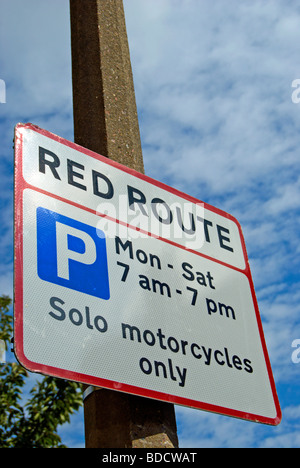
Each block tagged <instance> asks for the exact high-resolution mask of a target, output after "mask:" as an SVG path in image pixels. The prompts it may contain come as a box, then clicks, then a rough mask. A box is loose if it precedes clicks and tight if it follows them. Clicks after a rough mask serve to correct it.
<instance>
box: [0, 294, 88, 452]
mask: <svg viewBox="0 0 300 468" xmlns="http://www.w3.org/2000/svg"><path fill="white" fill-rule="evenodd" d="M10 304H11V299H10V298H9V297H7V296H2V297H0V339H1V340H4V341H5V343H6V348H7V346H8V343H9V341H10V339H11V336H12V332H13V325H12V323H13V319H12V316H11V314H10V313H9V307H10ZM29 377H30V376H29V374H28V373H27V371H26V370H25V369H24V368H23V367H22V366H21V365H19V364H17V363H15V362H14V363H6V364H0V448H56V447H57V448H66V446H65V445H63V444H62V442H61V438H60V436H59V435H58V434H57V429H58V426H59V425H61V424H64V423H65V422H70V415H71V414H73V413H74V412H75V411H77V410H78V409H79V408H80V406H81V404H82V390H81V385H80V384H78V383H77V382H70V381H65V380H62V379H56V378H53V377H49V376H46V377H44V378H43V379H42V380H41V381H38V382H36V383H35V385H34V386H33V388H32V389H31V390H30V397H29V399H28V400H27V401H26V402H25V403H24V402H23V401H22V396H23V392H22V390H23V389H24V386H25V385H26V383H27V382H28V380H29Z"/></svg>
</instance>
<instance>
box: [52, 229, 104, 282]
mask: <svg viewBox="0 0 300 468" xmlns="http://www.w3.org/2000/svg"><path fill="white" fill-rule="evenodd" d="M68 236H73V237H77V238H79V239H81V240H82V241H83V243H84V246H85V251H84V252H83V253H80V252H76V251H75V250H70V249H69V246H68ZM56 246H57V247H56V250H57V276H59V277H60V278H64V279H66V280H68V279H69V260H75V261H76V262H80V263H84V264H85V265H92V263H94V262H95V261H96V258H97V252H96V245H95V242H94V241H93V239H92V238H91V236H89V235H88V234H87V233H86V232H84V231H80V230H79V229H75V228H73V227H71V226H68V225H66V224H63V223H59V222H58V221H56Z"/></svg>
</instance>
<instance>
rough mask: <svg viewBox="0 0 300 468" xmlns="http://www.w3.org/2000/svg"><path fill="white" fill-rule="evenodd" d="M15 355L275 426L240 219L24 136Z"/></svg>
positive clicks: (77, 376) (63, 146) (31, 131)
mask: <svg viewBox="0 0 300 468" xmlns="http://www.w3.org/2000/svg"><path fill="white" fill-rule="evenodd" d="M15 350H16V354H17V357H18V359H19V361H20V362H21V363H22V364H23V365H24V367H26V368H27V369H28V370H30V371H35V372H40V373H43V374H48V375H53V376H57V377H61V378H64V379H70V380H76V381H78V382H83V383H86V384H90V385H94V386H99V387H104V388H109V389H113V390H118V391H122V392H128V393H132V394H135V395H141V396H144V397H149V398H155V399H159V400H163V401H168V402H172V403H175V404H181V405H186V406H189V407H194V408H199V409H203V410H208V411H213V412H217V413H221V414H225V415H229V416H234V417H239V418H243V419H247V420H252V421H258V422H262V423H266V424H272V425H276V424H278V423H279V422H280V420H281V412H280V406H279V402H278V398H277V394H276V389H275V384H274V379H273V376H272V371H271V366H270V362H269V357H268V353H267V348H266V344H265V340H264V335H263V329H262V324H261V319H260V316H259V311H258V306H257V301H256V297H255V292H254V287H253V282H252V277H251V272H250V267H249V262H248V258H247V253H246V248H245V243H244V239H243V235H242V231H241V228H240V225H239V223H238V222H237V221H236V220H235V218H233V217H232V216H231V215H230V214H228V213H225V212H223V211H221V210H219V209H217V208H214V207H212V206H210V205H208V204H206V203H203V202H201V201H199V200H196V199H194V198H191V197H190V196H188V195H186V194H183V193H181V192H178V191H177V190H175V189H173V188H171V187H168V186H166V185H164V184H161V183H160V182H157V181H155V180H153V179H150V178H149V177H147V176H144V175H142V174H140V173H137V172H136V171H134V170H131V169H129V168H127V167H124V166H122V165H120V164H118V163H116V162H114V161H112V160H109V159H107V158H105V157H103V156H100V155H98V154H95V153H93V152H91V151H89V150H87V149H85V148H82V147H80V146H78V145H76V144H74V143H71V142H69V141H66V140H64V139H62V138H60V137H58V136H56V135H53V134H51V133H49V132H46V131H44V130H42V129H40V128H38V127H35V126H33V125H32V124H19V125H17V127H16V132H15Z"/></svg>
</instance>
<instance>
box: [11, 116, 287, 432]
mask: <svg viewBox="0 0 300 468" xmlns="http://www.w3.org/2000/svg"><path fill="white" fill-rule="evenodd" d="M22 128H24V129H28V130H31V131H34V132H36V133H39V134H41V135H44V136H46V137H48V138H50V139H52V140H54V141H57V142H59V143H61V144H63V145H65V146H68V147H70V148H72V149H75V150H77V151H79V152H81V153H84V154H86V155H88V156H90V157H92V158H94V159H97V160H99V161H101V162H104V163H105V164H108V165H110V166H113V167H115V168H117V169H119V170H121V171H123V172H126V173H128V174H131V175H133V176H134V177H137V178H139V179H142V180H144V181H146V182H147V183H150V184H152V185H155V186H157V187H159V188H161V189H164V190H166V191H168V192H170V193H172V194H174V195H176V196H179V197H181V198H184V199H186V200H188V201H190V202H192V203H196V204H198V203H201V204H203V205H204V207H205V209H207V210H209V211H211V212H214V213H216V214H218V215H220V216H223V217H225V218H227V219H230V220H231V221H233V222H234V223H235V224H236V225H237V227H238V230H239V234H240V240H241V244H242V249H243V254H244V259H245V265H246V268H245V270H241V269H239V268H236V267H234V266H232V265H228V264H226V263H224V262H221V261H219V260H217V259H214V258H211V257H209V256H207V255H204V254H201V253H200V252H196V251H194V250H190V249H186V248H185V247H184V246H182V245H180V244H177V243H175V242H173V241H170V240H168V239H163V238H159V239H160V240H162V241H164V242H167V243H170V244H173V245H176V246H177V247H179V248H181V249H183V250H187V251H190V252H192V253H194V254H196V255H200V256H202V257H204V258H208V259H210V260H212V261H214V262H217V263H219V264H222V265H226V266H228V267H229V268H232V269H234V270H237V271H240V272H242V273H243V274H245V275H246V276H247V278H248V281H249V285H250V289H251V294H252V299H253V304H254V308H255V313H256V320H257V325H258V330H259V334H260V339H261V344H262V349H263V353H264V357H265V363H266V367H267V371H268V376H269V381H270V386H271V389H272V394H273V399H274V404H275V407H276V413H277V414H276V417H275V418H274V419H273V418H267V417H264V416H260V415H256V414H250V413H244V412H242V411H237V410H233V409H231V408H223V407H220V406H216V405H212V404H208V403H204V402H199V401H194V400H190V399H186V398H182V397H178V396H175V395H169V394H165V393H161V392H157V391H154V390H148V389H144V388H140V387H135V386H131V385H127V384H122V383H119V382H113V381H110V380H106V379H102V378H98V377H94V376H89V375H86V374H79V373H76V372H73V371H69V370H65V369H60V368H55V367H51V366H48V365H43V364H41V363H35V362H32V361H30V360H28V359H27V357H26V356H25V353H24V347H23V344H24V343H23V192H24V190H25V189H26V188H31V189H33V190H35V191H37V192H39V193H44V194H46V195H51V197H52V198H55V199H57V200H61V201H64V202H65V203H68V204H70V205H73V206H76V207H79V208H81V209H84V210H86V211H89V212H91V213H93V214H95V215H98V216H101V214H99V213H96V212H95V211H94V210H92V209H89V208H87V207H85V206H82V205H79V204H78V203H75V202H72V201H70V200H66V199H64V198H62V197H59V196H57V195H54V194H52V193H49V192H47V191H44V190H41V189H39V188H36V187H34V186H32V185H30V184H28V183H27V182H26V181H25V180H24V178H23V171H22V166H23V139H22V132H20V131H19V129H22ZM14 205H15V233H14V238H15V247H14V249H15V250H14V255H15V271H14V290H15V297H14V328H15V339H14V340H15V344H14V346H15V352H16V356H17V359H18V360H19V362H20V363H21V364H22V365H24V367H25V368H26V369H28V370H29V371H31V372H39V373H42V374H45V375H52V376H54V377H59V378H62V379H68V380H74V381H77V382H82V383H85V384H89V385H94V386H97V387H104V388H108V389H111V390H117V391H122V392H125V393H131V394H134V395H139V396H143V397H147V398H154V399H157V400H162V401H166V402H170V403H174V404H178V405H184V406H188V407H192V408H197V409H202V410H205V411H210V412H214V413H219V414H223V415H227V416H232V417H236V418H241V419H246V420H249V421H255V422H261V423H264V424H271V425H277V424H279V423H280V421H281V417H282V416H281V409H280V405H279V400H278V396H277V392H276V387H275V382H274V378H273V374H272V369H271V364H270V360H269V356H268V351H267V347H266V342H265V338H264V333H263V328H262V323H261V318H260V314H259V309H258V304H257V300H256V295H255V290H254V285H253V280H252V276H251V271H250V267H249V261H248V255H247V251H246V246H245V241H244V237H243V234H242V229H241V226H240V224H239V223H238V221H237V220H236V219H235V218H234V217H233V216H231V215H230V214H228V213H226V212H224V211H222V210H220V209H218V208H216V207H213V206H211V205H209V204H207V203H204V202H202V201H200V200H197V199H196V198H193V197H190V196H189V195H186V194H184V193H182V192H180V191H178V190H176V189H174V188H172V187H169V186H167V185H165V184H163V183H161V182H158V181H156V180H154V179H151V178H150V177H148V176H146V175H144V174H141V173H139V172H137V171H135V170H133V169H131V168H128V167H126V166H123V165H121V164H119V163H117V162H115V161H113V160H111V159H108V158H105V157H104V156H101V155H99V154H97V153H94V152H92V151H90V150H88V149H86V148H83V147H81V146H79V145H77V144H76V143H73V142H70V141H67V140H65V139H64V138H61V137H59V136H57V135H54V134H52V133H50V132H48V131H46V130H43V129H41V128H39V127H37V126H35V125H33V124H30V123H28V124H18V125H17V126H16V127H15V200H14ZM103 216H106V215H103ZM106 217H107V216H106ZM107 218H108V217H107ZM108 219H111V220H112V221H115V222H118V223H122V224H124V225H126V226H128V227H130V228H132V229H136V227H134V226H130V225H128V224H127V223H123V222H121V221H119V220H116V219H112V218H108ZM141 232H143V231H141ZM145 233H146V234H147V235H149V236H153V235H152V234H151V233H149V232H145ZM155 237H156V238H157V236H155Z"/></svg>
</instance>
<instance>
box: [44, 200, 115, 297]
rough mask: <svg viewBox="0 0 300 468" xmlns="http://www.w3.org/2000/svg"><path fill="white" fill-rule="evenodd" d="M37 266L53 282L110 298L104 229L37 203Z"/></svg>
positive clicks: (46, 279) (45, 279)
mask: <svg viewBox="0 0 300 468" xmlns="http://www.w3.org/2000/svg"><path fill="white" fill-rule="evenodd" d="M36 216H37V270H38V276H39V277H40V278H41V279H42V280H44V281H48V282H50V283H54V284H59V285H60V286H65V287H66V288H68V289H74V290H75V291H80V292H83V293H86V294H89V295H92V296H96V297H99V298H101V299H109V298H110V291H109V277H108V265H107V250H106V239H105V234H104V232H103V231H101V230H99V229H96V228H95V227H93V226H90V225H88V224H84V223H81V222H79V221H76V220H74V219H72V218H69V217H67V216H63V215H61V214H59V213H55V212H54V211H51V210H48V209H46V208H42V207H38V208H37V211H36Z"/></svg>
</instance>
